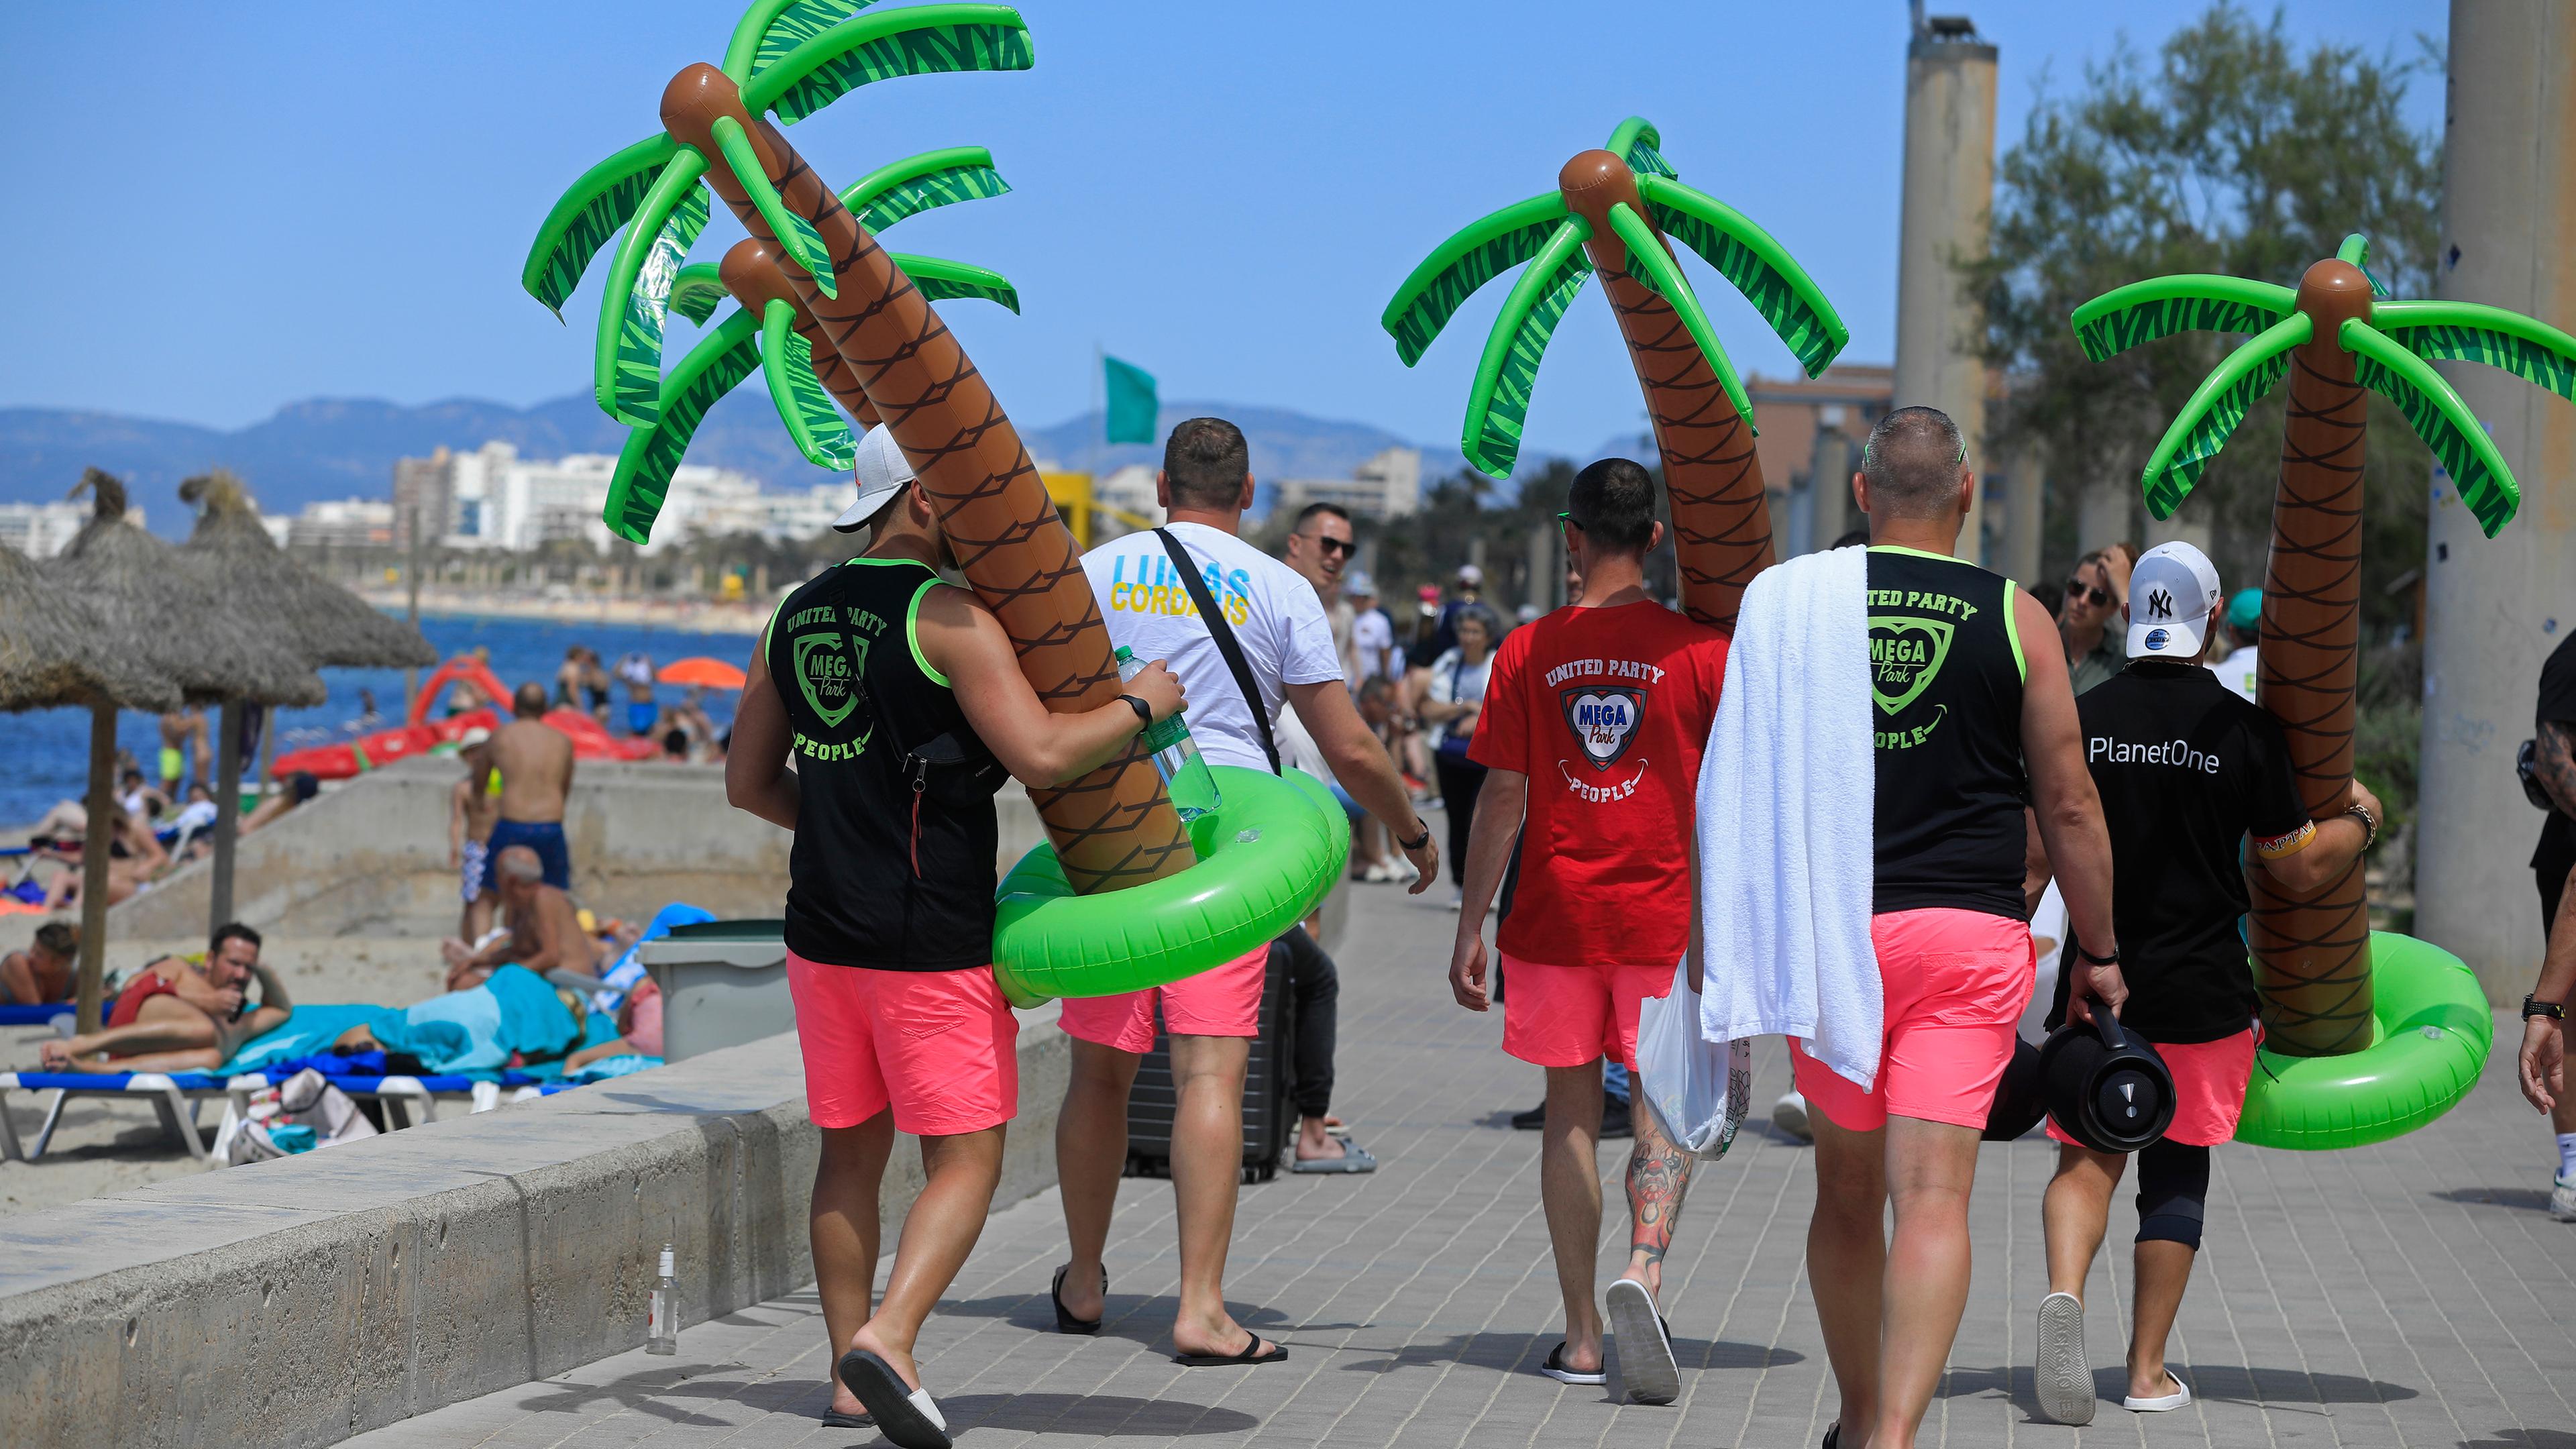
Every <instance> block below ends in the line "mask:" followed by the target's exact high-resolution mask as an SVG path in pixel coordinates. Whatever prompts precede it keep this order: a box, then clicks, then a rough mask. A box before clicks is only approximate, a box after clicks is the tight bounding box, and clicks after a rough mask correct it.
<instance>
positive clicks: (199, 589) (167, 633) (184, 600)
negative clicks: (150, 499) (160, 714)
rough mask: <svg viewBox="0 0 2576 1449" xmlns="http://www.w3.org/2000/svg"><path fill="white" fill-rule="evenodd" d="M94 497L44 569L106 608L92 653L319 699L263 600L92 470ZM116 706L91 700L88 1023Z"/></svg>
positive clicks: (176, 674) (186, 684)
mask: <svg viewBox="0 0 2576 1449" xmlns="http://www.w3.org/2000/svg"><path fill="white" fill-rule="evenodd" d="M84 488H86V489H89V490H90V491H91V492H92V493H94V494H95V495H96V500H97V502H96V508H95V511H94V512H93V513H92V515H91V517H90V521H89V522H88V523H87V524H86V525H84V526H83V527H82V529H81V531H80V533H79V534H78V535H77V536H76V537H74V538H73V539H72V542H71V546H70V547H69V548H66V549H64V550H63V552H62V555H61V556H60V557H58V558H54V559H50V560H48V561H46V562H45V563H44V564H43V565H41V566H40V568H41V571H42V574H43V576H44V578H45V579H46V580H47V581H48V582H49V583H51V584H52V585H53V586H54V587H55V588H56V589H58V590H60V591H61V592H63V593H66V594H70V595H72V596H74V597H76V598H78V599H80V600H82V601H83V602H85V603H86V604H88V605H89V606H90V608H91V609H93V610H94V611H95V612H96V613H97V614H98V616H99V622H100V632H99V636H98V640H97V644H96V648H95V651H94V652H96V653H97V654H100V655H102V656H111V657H114V658H116V659H118V660H121V661H132V662H133V663H134V664H135V665H138V666H140V667H142V668H145V669H148V670H150V671H151V672H152V673H154V674H158V675H160V676H162V677H164V678H166V679H168V680H169V681H170V682H171V683H173V684H175V685H176V686H178V690H179V693H180V694H181V695H182V696H184V697H185V698H186V699H187V700H188V701H190V702H191V703H201V704H205V703H216V702H219V701H222V700H227V699H238V698H249V699H255V700H259V701H261V702H263V703H267V704H297V705H306V704H319V703H321V702H322V699H323V695H324V691H323V687H322V681H321V679H320V678H319V677H318V676H316V675H315V674H314V673H313V671H312V670H311V669H309V668H307V667H306V666H305V665H304V663H303V661H302V660H300V659H298V658H297V657H296V656H295V655H294V654H293V653H292V652H291V651H290V650H288V649H287V648H286V647H285V646H284V645H283V644H281V643H279V642H277V641H276V640H275V639H274V638H273V637H270V636H268V635H265V634H263V633H262V631H261V629H260V627H259V624H258V620H257V616H256V614H255V612H254V607H255V604H256V601H255V600H238V599H232V598H228V597H226V596H225V593H224V591H223V590H222V589H220V588H219V587H218V586H217V585H216V584H215V583H214V581H213V580H212V579H211V578H210V577H209V576H208V575H207V574H206V572H205V571H204V570H202V569H200V568H197V567H195V566H194V565H192V564H191V563H190V562H189V561H188V560H186V559H183V558H182V557H181V556H180V553H179V550H177V549H176V548H173V547H171V546H170V545H169V544H167V543H164V542H162V541H161V540H160V539H157V538H154V537H153V536H152V535H150V534H148V533H146V532H144V531H143V530H142V529H140V528H136V527H133V526H132V525H130V524H128V523H127V522H126V521H125V485H124V483H122V482H120V481H119V480H117V479H116V478H114V477H111V476H110V475H108V474H106V473H103V472H101V471H100V470H98V469H96V468H91V469H88V470H87V471H85V472H84V473H83V474H82V475H81V481H80V483H79V484H78V485H77V486H75V487H74V488H73V489H72V496H74V497H78V496H79V495H80V492H81V490H82V489H84ZM115 757H116V708H115V706H114V705H112V704H105V703H99V704H93V705H92V706H91V715H90V779H89V802H88V803H89V816H90V837H89V845H88V847H87V848H85V849H83V850H82V852H81V871H82V877H81V960H80V1029H81V1030H83V1031H95V1030H97V1029H98V1002H99V994H100V986H101V984H102V979H103V977H104V976H105V974H106V965H107V957H106V954H105V953H106V947H107V859H108V850H107V834H106V832H105V830H104V829H103V827H104V826H105V825H106V824H107V822H109V821H111V820H113V819H114V818H115V817H114V816H113V815H112V814H111V813H110V812H111V811H113V810H115V809H116V808H117V806H116V797H115V782H114V780H112V779H111V778H110V774H111V772H112V770H113V768H114V762H115Z"/></svg>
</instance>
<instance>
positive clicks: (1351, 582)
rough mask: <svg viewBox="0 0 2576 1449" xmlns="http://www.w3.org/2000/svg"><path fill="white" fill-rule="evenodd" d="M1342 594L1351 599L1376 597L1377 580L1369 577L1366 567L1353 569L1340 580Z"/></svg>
mask: <svg viewBox="0 0 2576 1449" xmlns="http://www.w3.org/2000/svg"><path fill="white" fill-rule="evenodd" d="M1342 596H1343V597H1344V598H1351V599H1374V598H1376V597H1377V580H1375V579H1372V578H1370V577H1369V576H1368V570H1366V569H1353V570H1351V572H1350V576H1349V577H1347V578H1345V579H1343V580H1342Z"/></svg>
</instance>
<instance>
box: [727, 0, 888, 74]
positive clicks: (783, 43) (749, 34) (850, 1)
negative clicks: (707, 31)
mask: <svg viewBox="0 0 2576 1449" xmlns="http://www.w3.org/2000/svg"><path fill="white" fill-rule="evenodd" d="M870 3H871V0H757V3H755V4H754V5H753V6H752V7H751V8H750V9H749V10H746V11H744V12H743V13H742V19H740V20H738V21H736V22H735V23H734V27H733V39H732V41H731V42H730V43H728V44H727V45H726V46H725V60H724V73H725V74H726V75H729V76H731V77H733V79H734V83H735V84H737V85H739V84H741V83H742V82H744V81H747V80H749V79H751V78H752V77H753V76H756V75H758V74H760V73H761V72H762V71H764V70H767V69H769V68H770V67H771V66H773V65H776V64H777V63H778V62H779V61H781V60H784V59H786V58H787V55H788V54H789V52H791V51H793V50H795V49H796V47H798V46H800V45H803V44H804V43H805V42H807V41H809V40H812V39H813V38H814V37H815V36H818V35H820V34H822V33H823V32H824V31H826V30H829V29H831V28H832V27H833V26H835V25H838V24H840V23H841V22H842V21H844V20H847V19H849V18H850V17H851V16H852V15H855V14H857V13H858V12H859V11H861V10H863V9H865V8H867V6H868V5H869V4H870Z"/></svg>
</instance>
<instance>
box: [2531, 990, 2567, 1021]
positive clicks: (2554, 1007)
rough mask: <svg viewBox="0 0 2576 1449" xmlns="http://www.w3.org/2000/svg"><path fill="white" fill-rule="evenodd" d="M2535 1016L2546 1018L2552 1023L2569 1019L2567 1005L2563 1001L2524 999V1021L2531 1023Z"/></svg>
mask: <svg viewBox="0 0 2576 1449" xmlns="http://www.w3.org/2000/svg"><path fill="white" fill-rule="evenodd" d="M2535 1016H2545V1017H2547V1018H2549V1019H2550V1020H2551V1021H2565V1020H2566V1019H2567V1003H2565V1002H2563V1001H2543V1000H2541V999H2540V998H2539V997H2537V996H2526V997H2524V998H2523V999H2522V1019H2523V1020H2525V1021H2529V1020H2531V1019H2532V1018H2533V1017H2535Z"/></svg>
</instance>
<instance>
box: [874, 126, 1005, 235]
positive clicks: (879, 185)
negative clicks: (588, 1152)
mask: <svg viewBox="0 0 2576 1449" xmlns="http://www.w3.org/2000/svg"><path fill="white" fill-rule="evenodd" d="M1010 189H1011V184H1010V183H1009V182H1007V181H1004V180H1003V179H1002V173H1000V172H999V171H996V170H994V169H993V153H992V152H990V151H987V150H985V149H984V148H983V147H981V146H950V147H948V148H946V149H944V150H939V151H925V152H923V153H922V154H920V155H918V156H907V157H905V158H904V159H903V160H901V161H897V162H894V163H893V164H891V165H887V166H880V167H878V168H877V169H876V170H874V171H871V172H869V173H868V174H867V175H865V176H862V177H860V178H859V180H858V183H857V184H856V185H854V186H851V187H850V188H849V189H848V190H846V191H843V192H842V193H841V204H842V205H843V206H846V207H848V208H849V209H850V213H851V215H853V216H856V217H857V218H858V219H859V225H861V226H864V227H866V228H867V229H868V230H870V231H874V232H881V231H884V230H885V229H886V228H887V227H890V226H892V225H894V224H895V223H896V222H899V221H901V220H903V219H904V218H905V217H908V216H919V215H920V214H921V213H923V212H925V211H929V210H931V209H932V208H934V207H941V206H947V205H949V204H951V203H953V202H959V201H980V200H983V199H985V198H987V197H994V196H1000V195H1002V194H1003V193H1004V192H1007V191H1009V190H1010Z"/></svg>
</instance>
